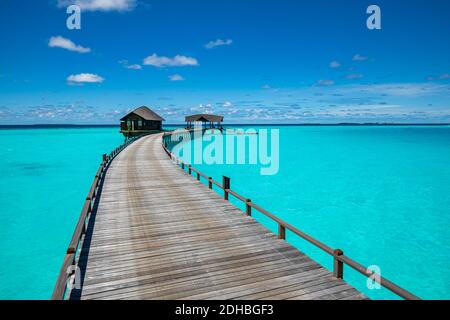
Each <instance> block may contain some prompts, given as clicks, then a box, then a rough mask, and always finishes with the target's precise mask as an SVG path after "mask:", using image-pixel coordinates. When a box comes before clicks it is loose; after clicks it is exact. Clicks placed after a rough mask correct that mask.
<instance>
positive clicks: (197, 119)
mask: <svg viewBox="0 0 450 320" xmlns="http://www.w3.org/2000/svg"><path fill="white" fill-rule="evenodd" d="M185 121H186V128H188V129H190V128H192V127H193V124H195V123H201V126H202V127H205V128H216V124H217V128H222V122H223V116H218V115H214V114H194V115H191V116H187V117H186V118H185Z"/></svg>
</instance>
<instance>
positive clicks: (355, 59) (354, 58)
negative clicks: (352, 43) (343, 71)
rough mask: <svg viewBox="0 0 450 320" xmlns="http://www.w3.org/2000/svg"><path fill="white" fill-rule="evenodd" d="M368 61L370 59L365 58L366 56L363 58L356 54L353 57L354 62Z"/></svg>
mask: <svg viewBox="0 0 450 320" xmlns="http://www.w3.org/2000/svg"><path fill="white" fill-rule="evenodd" d="M367 59H369V58H368V57H364V56H362V55H360V54H355V55H354V56H353V59H352V60H353V61H366V60H367Z"/></svg>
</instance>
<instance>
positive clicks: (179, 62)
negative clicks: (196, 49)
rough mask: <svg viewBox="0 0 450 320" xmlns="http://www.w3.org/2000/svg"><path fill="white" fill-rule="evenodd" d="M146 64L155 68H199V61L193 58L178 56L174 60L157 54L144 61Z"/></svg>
mask: <svg viewBox="0 0 450 320" xmlns="http://www.w3.org/2000/svg"><path fill="white" fill-rule="evenodd" d="M144 64H145V65H149V66H154V67H183V66H198V61H197V59H195V58H192V57H186V56H181V55H178V54H177V55H176V56H175V57H173V58H169V57H164V56H158V55H157V54H156V53H154V54H152V55H151V56H148V57H147V58H145V59H144Z"/></svg>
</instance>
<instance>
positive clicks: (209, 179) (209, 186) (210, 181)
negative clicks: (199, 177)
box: [208, 177, 212, 189]
mask: <svg viewBox="0 0 450 320" xmlns="http://www.w3.org/2000/svg"><path fill="white" fill-rule="evenodd" d="M208 188H210V189H212V178H211V177H209V178H208Z"/></svg>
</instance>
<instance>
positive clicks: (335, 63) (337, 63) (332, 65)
mask: <svg viewBox="0 0 450 320" xmlns="http://www.w3.org/2000/svg"><path fill="white" fill-rule="evenodd" d="M340 66H341V64H340V63H339V62H338V61H336V60H334V61H331V62H330V68H333V69H335V68H339V67H340Z"/></svg>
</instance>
